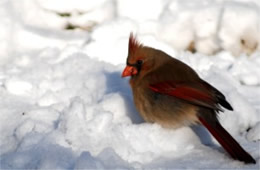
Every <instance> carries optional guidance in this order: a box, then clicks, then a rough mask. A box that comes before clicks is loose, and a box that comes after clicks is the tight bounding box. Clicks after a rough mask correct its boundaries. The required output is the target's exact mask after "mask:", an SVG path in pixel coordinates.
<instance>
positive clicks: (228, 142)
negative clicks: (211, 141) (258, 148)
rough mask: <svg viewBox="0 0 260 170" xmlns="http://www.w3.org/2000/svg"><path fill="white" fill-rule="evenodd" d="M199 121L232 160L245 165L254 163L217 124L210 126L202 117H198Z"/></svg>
mask: <svg viewBox="0 0 260 170" xmlns="http://www.w3.org/2000/svg"><path fill="white" fill-rule="evenodd" d="M199 120H200V122H201V124H203V125H204V126H205V127H206V128H207V129H208V131H209V132H210V133H211V134H212V135H213V136H214V137H215V138H216V139H217V141H218V142H219V143H220V144H221V145H222V146H223V148H224V149H225V150H226V151H227V152H228V153H229V154H230V156H231V157H232V158H234V159H236V160H240V161H244V162H245V163H256V162H255V160H254V159H253V158H252V156H251V155H249V154H248V153H247V152H246V151H245V150H244V149H243V148H242V147H241V146H240V145H239V144H238V143H237V141H236V140H235V139H234V138H233V137H232V136H231V135H230V134H229V133H228V132H227V131H226V130H225V129H224V128H223V127H222V126H221V124H220V123H219V122H216V124H215V125H211V124H210V123H208V122H207V121H206V120H205V119H203V118H202V117H199Z"/></svg>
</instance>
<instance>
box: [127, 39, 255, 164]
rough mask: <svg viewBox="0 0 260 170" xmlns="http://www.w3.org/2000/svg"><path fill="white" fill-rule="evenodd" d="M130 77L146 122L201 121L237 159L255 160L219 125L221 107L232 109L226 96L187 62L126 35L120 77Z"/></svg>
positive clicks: (170, 125)
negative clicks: (126, 54)
mask: <svg viewBox="0 0 260 170" xmlns="http://www.w3.org/2000/svg"><path fill="white" fill-rule="evenodd" d="M127 76H131V79H130V85H131V88H132V91H133V96H134V102H135V105H136V108H137V110H138V111H139V112H140V114H141V116H142V117H143V118H144V120H145V121H147V122H156V123H159V124H161V125H162V126H163V127H166V128H176V127H180V126H188V125H192V124H202V125H204V126H205V127H206V128H207V129H208V131H209V132H210V133H211V134H212V135H213V136H214V137H215V138H216V140H217V141H218V142H219V143H220V144H221V145H222V146H223V148H224V149H225V150H226V151H227V152H228V153H229V154H230V156H231V157H232V158H234V159H236V160H240V161H243V162H245V163H256V162H255V160H254V159H253V158H252V156H251V155H249V154H248V153H247V152H246V151H245V150H244V149H243V148H242V147H241V146H240V145H239V144H238V143H237V141H236V140H235V139H234V138H233V137H232V136H231V135H230V134H229V133H228V132H227V131H226V130H225V129H224V128H223V127H222V126H221V124H220V123H219V121H218V118H217V112H219V111H223V110H222V109H221V106H223V107H224V108H226V109H228V110H233V108H232V107H231V105H230V104H229V103H228V102H227V101H226V98H225V96H224V95H223V94H222V93H221V92H219V91H218V90H217V89H216V88H214V87H213V86H211V85H210V84H208V83H207V82H206V81H204V80H202V79H200V77H199V76H198V74H197V73H196V72H195V71H194V70H193V69H192V68H191V67H189V66H188V65H186V64H184V63H183V62H181V61H179V60H177V59H175V58H172V57H171V56H169V55H167V54H166V53H164V52H162V51H160V50H157V49H154V48H150V47H147V46H143V45H142V44H140V43H139V42H138V41H137V40H136V38H135V37H134V36H133V34H131V35H130V38H129V46H128V57H127V66H126V67H125V69H124V71H123V73H122V77H127Z"/></svg>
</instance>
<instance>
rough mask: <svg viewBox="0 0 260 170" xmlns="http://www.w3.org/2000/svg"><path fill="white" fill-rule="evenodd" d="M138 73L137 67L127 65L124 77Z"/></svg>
mask: <svg viewBox="0 0 260 170" xmlns="http://www.w3.org/2000/svg"><path fill="white" fill-rule="evenodd" d="M137 73H138V71H137V68H135V67H133V66H126V67H125V69H124V71H123V73H122V77H127V76H133V75H136V74H137Z"/></svg>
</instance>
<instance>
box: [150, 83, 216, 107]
mask: <svg viewBox="0 0 260 170" xmlns="http://www.w3.org/2000/svg"><path fill="white" fill-rule="evenodd" d="M149 87H150V89H152V90H153V91H154V92H157V93H161V94H166V95H169V96H174V97H177V98H179V99H183V100H186V101H188V102H191V103H193V104H197V105H202V106H206V107H210V108H213V109H218V110H219V108H218V107H217V105H216V101H215V99H214V98H213V96H211V95H209V94H208V93H206V92H204V91H202V90H199V89H197V88H194V87H190V86H188V85H186V84H176V83H172V82H164V83H157V84H152V85H150V86H149Z"/></svg>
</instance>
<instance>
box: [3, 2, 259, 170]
mask: <svg viewBox="0 0 260 170" xmlns="http://www.w3.org/2000/svg"><path fill="white" fill-rule="evenodd" d="M0 4H1V5H0V17H1V22H0V25H1V26H0V38H1V43H0V61H1V62H0V65H1V67H0V94H1V98H0V118H1V119H0V134H1V135H0V159H1V164H0V166H1V169H19V168H21V169H133V168H137V169H139V168H141V169H194V168H196V169H197V168H201V169H234V168H243V169H259V162H260V160H259V155H260V154H259V149H260V148H259V144H260V143H259V140H260V136H259V134H260V54H259V48H260V46H259V42H260V41H259V37H260V34H259V31H260V27H259V25H260V20H259V18H260V14H259V13H260V10H259V9H260V3H259V1H258V0H255V1H253V0H250V1H249V0H247V1H245V0H244V1H238V0H237V1H221V0H212V1H209V0H200V1H198V0H168V1H163V0H154V1H150V0H142V1H140V0H129V1H127V0H95V1H93V0H87V1H86V0H66V1H64V0H24V1H15V0H3V1H2V2H1V3H0ZM147 4H149V5H147ZM62 15H63V17H62ZM64 15H67V16H65V17H64ZM68 15H69V16H68ZM68 23H71V24H74V25H80V26H81V27H80V28H81V29H75V30H70V31H68V30H64V27H66V24H68ZM93 23H94V25H93ZM82 28H83V29H82ZM84 28H86V30H84ZM87 30H89V31H87ZM130 31H134V32H136V33H137V34H138V35H139V39H140V41H141V42H143V43H144V44H146V45H149V46H152V47H156V48H159V49H161V50H164V51H166V52H167V53H169V54H170V55H172V56H173V57H175V58H178V59H180V60H182V61H184V62H185V63H187V64H189V65H190V66H191V67H193V68H194V69H195V70H196V71H197V72H198V73H199V74H200V76H201V77H202V78H203V79H205V80H207V81H208V82H210V83H211V84H212V85H214V86H215V87H217V88H218V89H219V90H221V91H222V92H223V93H224V94H225V95H226V97H227V99H228V101H229V102H230V103H231V105H232V106H233V107H234V111H233V112H229V111H225V112H224V113H220V114H219V118H220V121H221V123H222V124H223V126H224V127H225V128H226V129H227V130H228V131H229V132H230V133H231V134H232V135H233V136H234V137H235V138H236V140H238V141H239V143H240V144H241V145H242V146H243V147H244V148H245V149H246V150H247V151H248V152H249V153H250V154H251V155H252V156H253V157H254V158H255V159H256V161H257V164H255V165H245V164H244V163H242V162H239V161H234V160H232V159H231V158H230V157H229V156H228V155H227V153H226V152H225V151H224V150H223V149H222V148H221V147H220V146H219V144H218V143H217V142H216V141H215V140H214V139H213V138H212V137H211V136H210V135H209V133H208V132H207V131H206V130H205V129H204V128H203V127H200V126H194V127H183V128H180V129H176V130H169V129H163V128H162V127H160V126H159V125H157V124H149V123H144V122H143V120H142V119H141V118H140V116H139V115H138V112H137V111H136V110H135V107H134V105H133V99H132V94H131V90H130V87H129V85H128V79H122V78H121V77H120V76H121V72H122V70H123V68H124V65H125V59H126V55H127V39H128V36H129V33H130ZM242 40H243V41H242ZM191 42H193V43H194V45H195V48H196V50H197V51H198V53H196V54H192V53H190V52H185V51H183V50H185V49H186V48H187V47H188V46H189V45H190V43H191ZM211 54H213V55H211ZM247 55H250V56H249V57H248V56H247Z"/></svg>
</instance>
